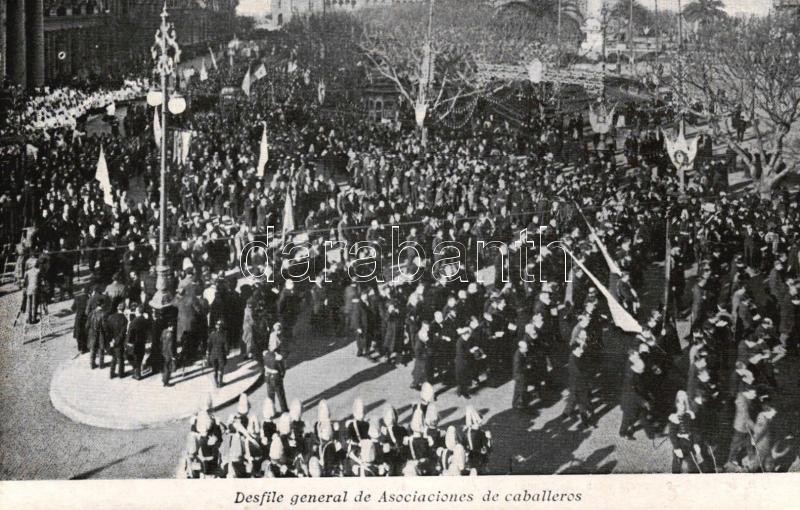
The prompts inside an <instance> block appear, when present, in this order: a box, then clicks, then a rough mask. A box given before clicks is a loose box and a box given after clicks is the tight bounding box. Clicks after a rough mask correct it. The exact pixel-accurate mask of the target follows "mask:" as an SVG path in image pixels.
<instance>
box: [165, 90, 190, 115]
mask: <svg viewBox="0 0 800 510" xmlns="http://www.w3.org/2000/svg"><path fill="white" fill-rule="evenodd" d="M167 108H169V111H170V112H172V113H173V114H175V115H179V114H181V113H183V112H184V111H185V110H186V99H184V98H183V96H181V95H177V94H176V95H174V96H172V97H171V98H169V102H168V103H167Z"/></svg>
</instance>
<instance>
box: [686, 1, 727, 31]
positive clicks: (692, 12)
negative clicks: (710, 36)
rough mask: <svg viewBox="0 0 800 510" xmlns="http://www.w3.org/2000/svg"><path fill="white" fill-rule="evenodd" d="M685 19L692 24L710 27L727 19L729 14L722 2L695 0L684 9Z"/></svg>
mask: <svg viewBox="0 0 800 510" xmlns="http://www.w3.org/2000/svg"><path fill="white" fill-rule="evenodd" d="M683 17H684V18H686V20H687V21H689V22H692V23H695V22H697V23H699V24H700V25H708V24H710V23H713V22H716V21H722V20H725V19H727V17H728V14H727V13H726V12H725V3H724V2H723V1H722V0H694V1H693V2H691V3H689V4H686V7H684V8H683Z"/></svg>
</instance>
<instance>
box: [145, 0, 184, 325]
mask: <svg viewBox="0 0 800 510" xmlns="http://www.w3.org/2000/svg"><path fill="white" fill-rule="evenodd" d="M167 16H168V14H167V3H166V1H165V2H164V8H163V9H162V10H161V26H160V27H159V28H158V30H156V35H155V44H153V46H152V48H151V49H150V52H151V54H152V56H153V60H154V61H155V63H156V65H155V68H154V69H153V75H154V76H155V75H156V74H157V75H159V76H160V77H161V89H160V90H158V89H155V88H154V89H151V90H150V92H148V93H147V104H149V105H150V106H153V107H156V108H157V107H159V106H160V107H161V197H160V198H161V199H160V207H159V213H158V260H157V262H156V271H157V273H158V276H157V280H156V293H155V294H154V295H153V299H152V300H151V301H150V306H151V307H152V308H155V309H162V308H166V307H168V306H171V304H172V296H171V295H170V291H169V289H168V278H169V273H170V268H169V266H168V265H167V259H166V255H165V252H164V247H165V242H164V234H165V228H166V225H165V222H166V212H167V211H166V173H167V108H169V111H170V112H172V113H173V114H175V115H178V114H180V113H183V111H184V110H185V109H186V100H185V99H184V98H183V97H181V96H180V95H179V94H176V93H173V94H172V97H169V96H170V90H169V88H168V86H167V78H168V77H173V78H174V76H175V73H176V71H177V66H178V63H179V62H180V60H181V50H180V48H179V47H178V40H177V36H176V34H175V26H174V25H173V24H172V23H168V22H167Z"/></svg>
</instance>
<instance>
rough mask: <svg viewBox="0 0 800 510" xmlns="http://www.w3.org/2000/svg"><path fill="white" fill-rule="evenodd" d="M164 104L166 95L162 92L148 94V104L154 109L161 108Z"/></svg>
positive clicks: (156, 91) (155, 91) (154, 91)
mask: <svg viewBox="0 0 800 510" xmlns="http://www.w3.org/2000/svg"><path fill="white" fill-rule="evenodd" d="M163 102H164V94H163V93H162V92H161V91H160V90H155V89H154V90H151V91H150V92H148V93H147V104H149V105H150V106H152V107H156V106H161V103H163Z"/></svg>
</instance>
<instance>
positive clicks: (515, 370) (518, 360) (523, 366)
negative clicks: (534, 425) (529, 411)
mask: <svg viewBox="0 0 800 510" xmlns="http://www.w3.org/2000/svg"><path fill="white" fill-rule="evenodd" d="M530 373H531V359H530V358H529V357H528V342H526V341H525V340H521V341H520V342H519V348H518V349H517V350H516V351H515V352H514V359H513V363H512V376H513V379H514V396H513V397H512V400H511V405H512V406H514V409H525V408H526V407H527V406H528V399H529V394H528V378H529V375H530Z"/></svg>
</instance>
